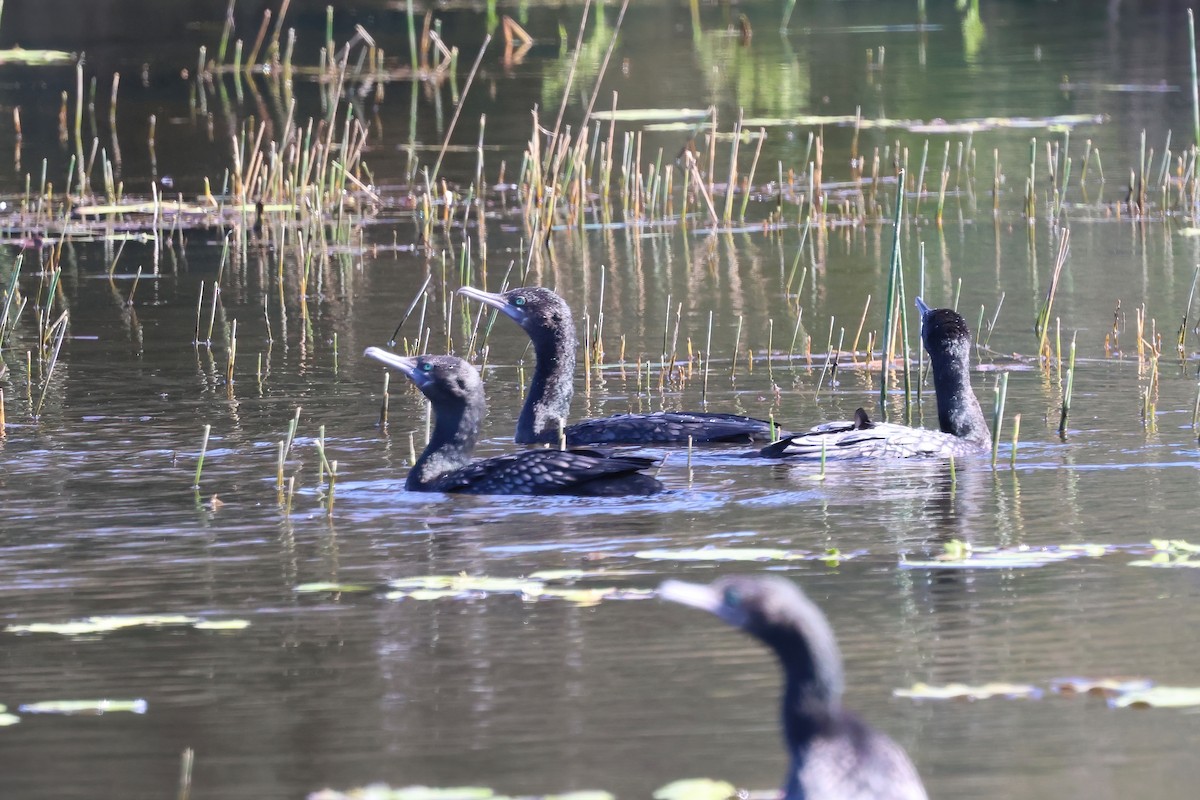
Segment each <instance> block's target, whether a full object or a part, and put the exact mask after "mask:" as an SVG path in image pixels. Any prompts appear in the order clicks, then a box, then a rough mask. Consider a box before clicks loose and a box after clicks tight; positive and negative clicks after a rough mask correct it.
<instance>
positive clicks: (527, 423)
mask: <svg viewBox="0 0 1200 800" xmlns="http://www.w3.org/2000/svg"><path fill="white" fill-rule="evenodd" d="M558 333H559V335H553V336H546V337H545V338H544V339H538V340H535V341H534V357H535V359H536V364H535V365H534V368H533V381H532V382H531V383H530V384H529V394H528V395H527V396H526V397H525V406H524V407H523V408H522V409H521V416H520V417H519V418H518V419H517V435H516V441H517V443H518V444H534V443H545V442H549V443H551V444H554V443H557V442H558V436H559V426H561V425H565V424H566V420H567V417H568V416H569V415H570V413H571V397H572V396H573V395H574V394H575V383H574V380H575V331H574V330H573V329H572V330H569V331H566V332H558Z"/></svg>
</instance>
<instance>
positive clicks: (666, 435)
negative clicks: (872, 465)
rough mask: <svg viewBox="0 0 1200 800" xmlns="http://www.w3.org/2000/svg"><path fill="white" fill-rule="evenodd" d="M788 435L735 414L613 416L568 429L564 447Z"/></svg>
mask: <svg viewBox="0 0 1200 800" xmlns="http://www.w3.org/2000/svg"><path fill="white" fill-rule="evenodd" d="M786 434H787V431H784V430H783V429H782V428H780V427H778V426H775V427H774V430H772V425H771V423H770V422H768V421H766V420H761V419H755V418H753V417H743V416H740V415H738V414H709V413H690V412H682V411H659V412H655V413H652V414H614V415H613V416H611V417H601V418H599V419H589V420H584V421H583V422H577V423H575V424H574V425H568V426H567V430H566V435H567V443H568V444H571V445H576V444H687V441H688V437H691V440H692V442H693V443H694V444H704V443H722V444H739V443H740V444H749V443H752V442H756V441H758V442H768V441H771V439H773V438H775V437H778V436H781V435H786Z"/></svg>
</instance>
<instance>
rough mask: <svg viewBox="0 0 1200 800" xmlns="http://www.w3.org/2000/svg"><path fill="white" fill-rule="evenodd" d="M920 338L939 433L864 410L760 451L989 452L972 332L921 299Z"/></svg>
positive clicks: (781, 454)
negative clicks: (974, 376)
mask: <svg viewBox="0 0 1200 800" xmlns="http://www.w3.org/2000/svg"><path fill="white" fill-rule="evenodd" d="M917 308H918V309H919V310H920V312H921V340H922V341H923V342H924V344H925V350H926V351H927V352H928V353H929V365H930V368H931V369H932V371H933V391H934V394H935V395H937V408H938V425H939V427H940V428H941V430H940V431H933V430H928V429H926V428H912V427H909V426H908V425H897V424H895V423H891V422H872V421H871V420H870V419H869V418H868V417H867V412H865V411H863V410H862V409H861V408H860V409H858V410H857V411H856V412H855V418H854V421H853V422H851V421H846V422H827V423H825V424H823V425H817V426H816V427H814V428H812V429H811V430H808V431H805V432H804V433H798V434H793V435H791V436H784V437H782V438H780V439H779V441H776V442H772V443H771V444H769V445H767V446H766V447H764V448H763V449H762V450H760V451H759V454H760V455H762V456H763V457H765V458H820V457H821V452H822V449H823V450H824V452H825V456H826V458H838V459H842V458H887V457H894V458H910V457H913V456H932V457H941V458H946V457H949V456H965V455H972V454H975V453H979V452H982V451H986V450H987V448H988V446H989V444H990V443H991V433H990V431H989V430H988V424H987V420H986V419H985V418H984V416H983V411H982V410H981V409H980V408H979V400H977V399H976V398H975V392H974V391H972V389H971V360H970V355H971V331H970V329H968V328H967V321H966V320H965V319H963V318H962V316H961V315H959V313H958V312H956V311H954V310H953V309H949V308H930V307H929V306H927V305H925V303H924V301H922V300H921V298H919V297H918V298H917Z"/></svg>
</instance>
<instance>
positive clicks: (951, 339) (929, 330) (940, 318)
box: [917, 297, 971, 358]
mask: <svg viewBox="0 0 1200 800" xmlns="http://www.w3.org/2000/svg"><path fill="white" fill-rule="evenodd" d="M917 308H918V309H919V310H920V312H921V340H922V341H923V342H924V343H925V349H926V350H927V351H928V352H929V355H931V356H939V355H943V356H952V357H955V358H964V357H966V355H967V353H968V348H969V347H970V344H971V330H970V328H968V327H967V321H966V320H965V319H963V318H962V315H961V314H959V313H958V312H957V311H955V310H954V309H952V308H930V307H929V306H927V305H925V301H923V300H922V299H921V298H919V297H918V298H917Z"/></svg>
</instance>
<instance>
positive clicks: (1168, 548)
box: [1129, 539, 1200, 568]
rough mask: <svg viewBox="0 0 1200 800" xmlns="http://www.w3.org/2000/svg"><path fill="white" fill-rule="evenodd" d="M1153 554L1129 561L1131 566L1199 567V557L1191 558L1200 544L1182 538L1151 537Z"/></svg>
mask: <svg viewBox="0 0 1200 800" xmlns="http://www.w3.org/2000/svg"><path fill="white" fill-rule="evenodd" d="M1150 544H1151V545H1152V546H1153V547H1154V554H1153V555H1151V556H1150V558H1142V559H1138V560H1136V561H1130V562H1129V566H1131V567H1182V568H1189V567H1190V568H1195V567H1200V558H1192V557H1193V556H1195V555H1197V554H1200V546H1197V545H1194V544H1192V543H1191V542H1188V541H1185V540H1183V539H1151V540H1150Z"/></svg>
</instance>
